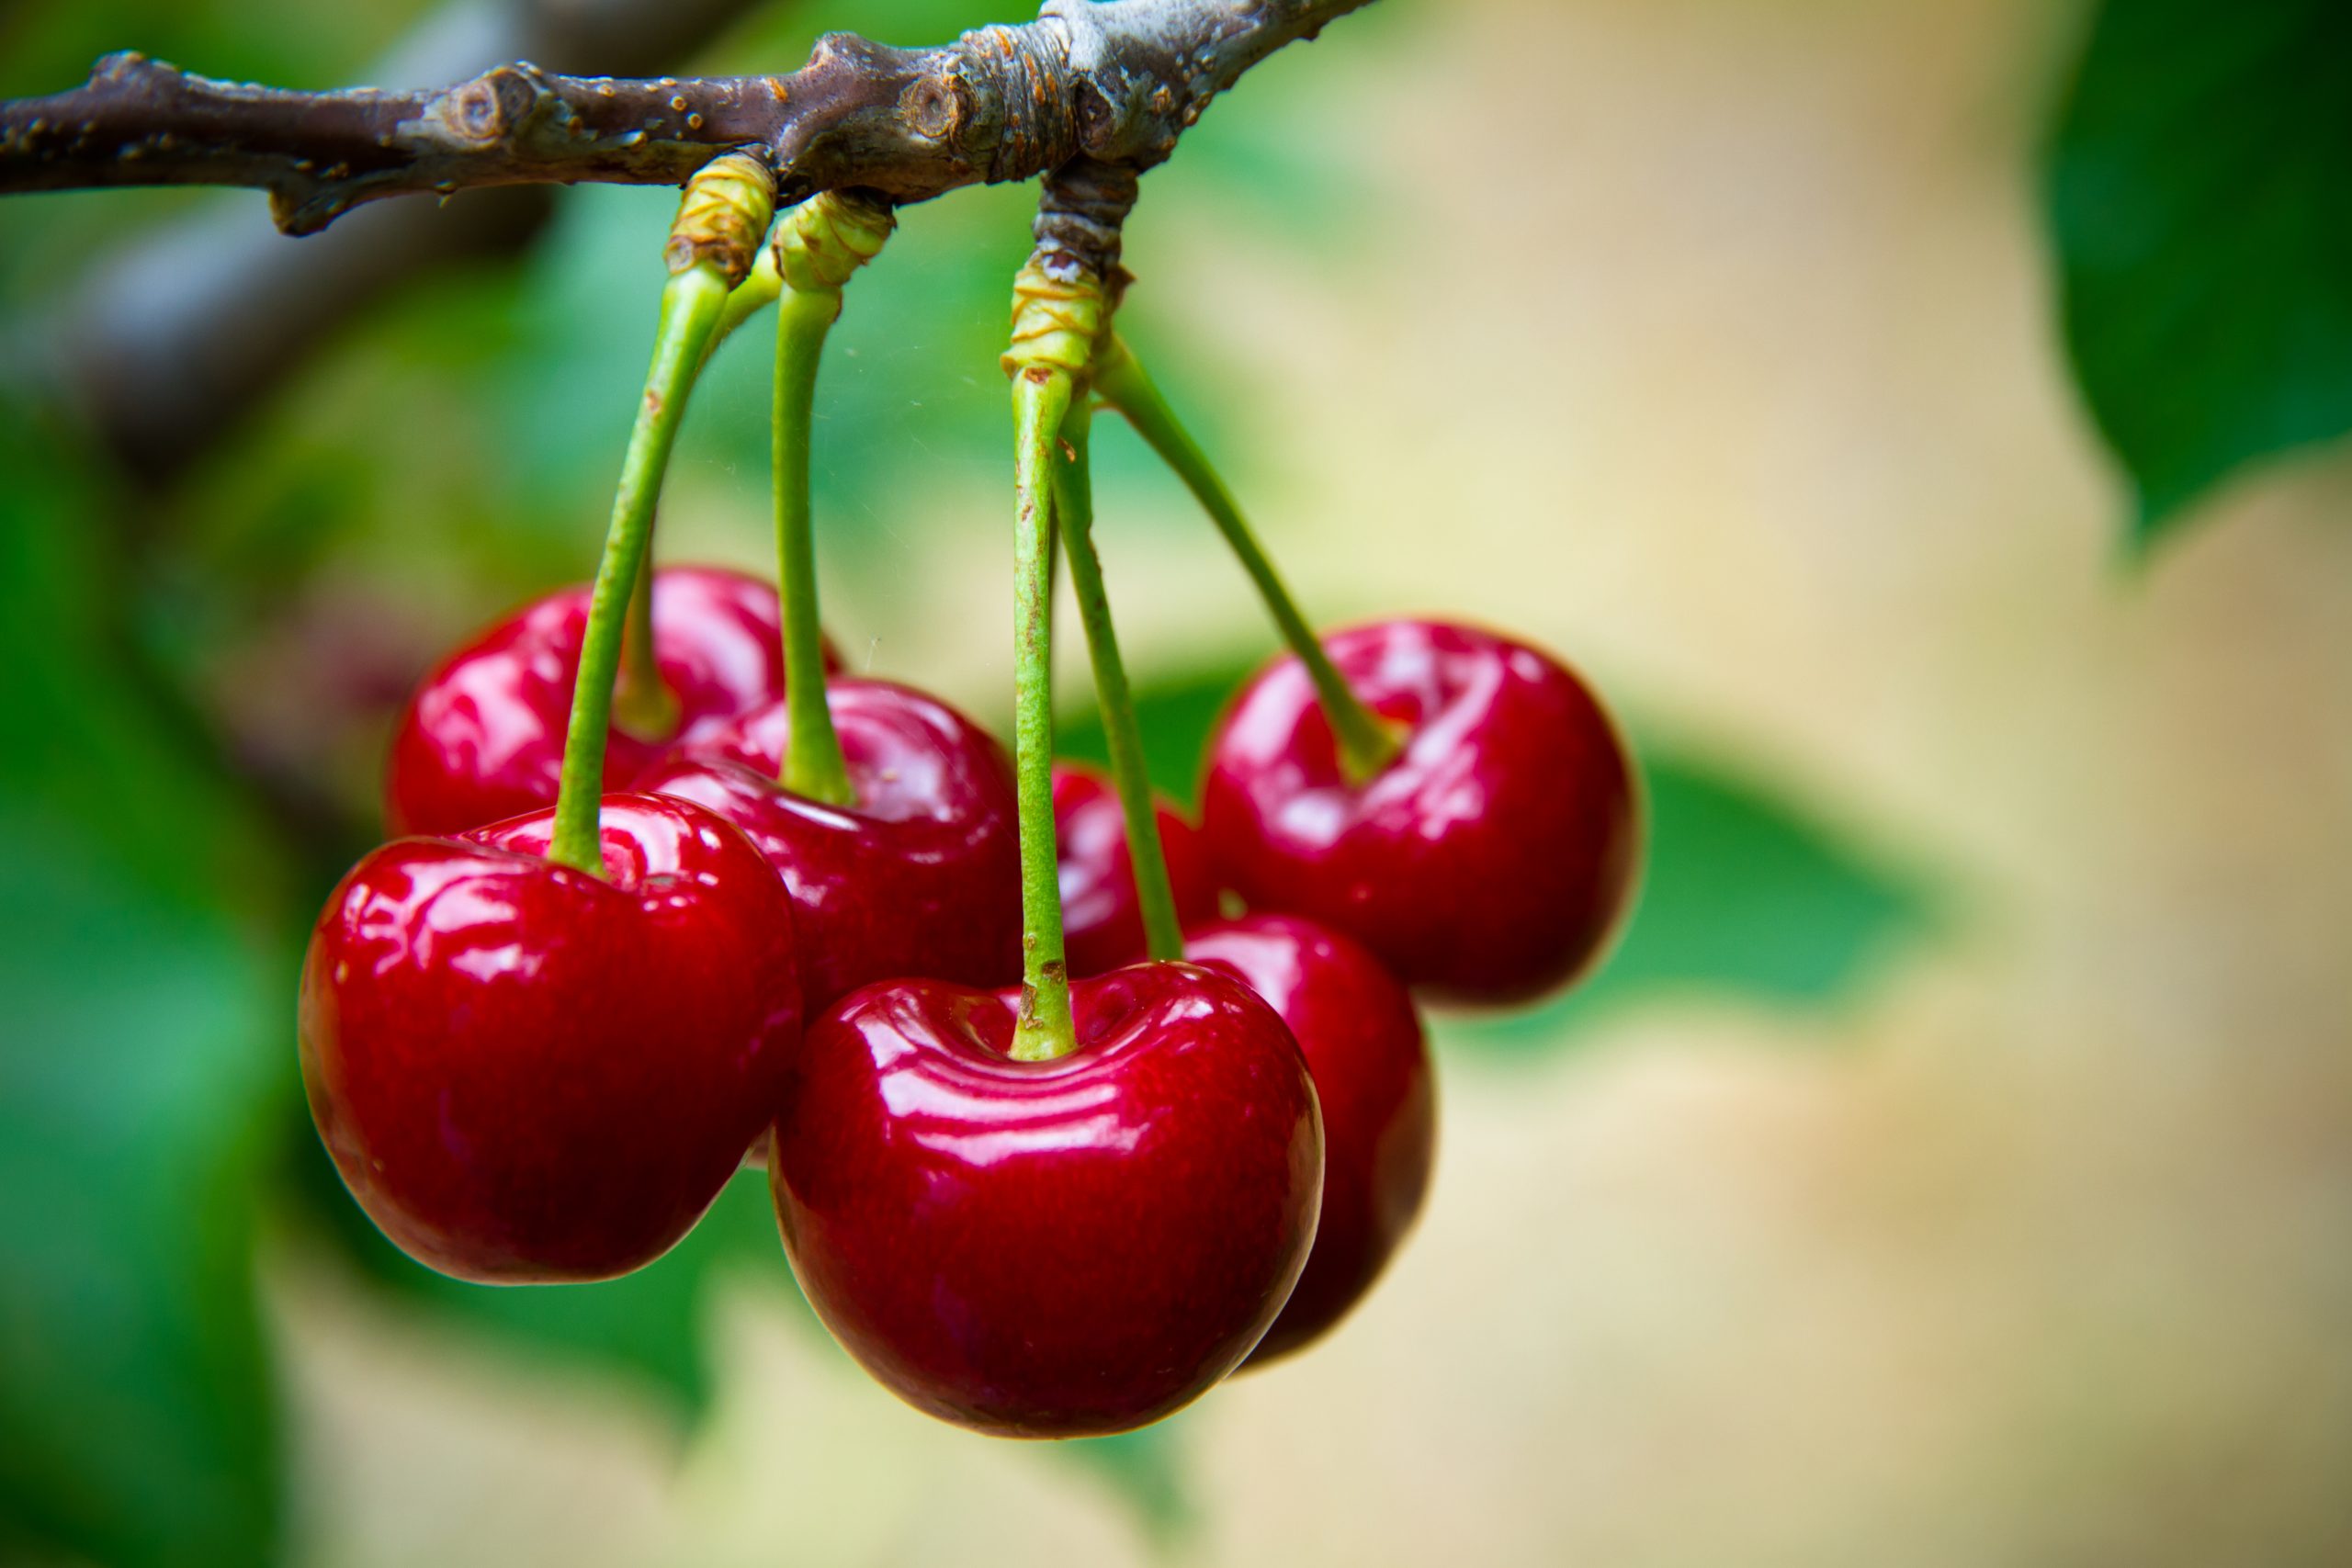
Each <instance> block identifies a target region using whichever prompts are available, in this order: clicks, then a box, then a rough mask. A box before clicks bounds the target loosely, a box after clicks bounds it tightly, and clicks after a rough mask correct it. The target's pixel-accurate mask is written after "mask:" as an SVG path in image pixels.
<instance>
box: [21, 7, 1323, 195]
mask: <svg viewBox="0 0 2352 1568" xmlns="http://www.w3.org/2000/svg"><path fill="white" fill-rule="evenodd" d="M1365 3H1366V0H1103V3H1093V0H1046V6H1045V7H1044V9H1043V11H1042V12H1041V13H1040V15H1039V17H1038V19H1037V20H1036V21H1034V22H1030V23H1026V24H1023V25H1021V26H1016V27H990V28H978V29H976V30H974V31H972V32H968V33H966V34H965V35H964V36H963V37H962V38H960V39H957V40H956V42H954V43H952V44H948V45H945V46H944V47H942V48H937V49H919V50H905V49H893V48H889V47H888V46H886V45H882V44H876V43H873V42H870V41H868V40H866V39H861V38H858V37H856V36H854V35H853V34H846V33H835V34H831V35H829V36H827V37H826V38H823V39H820V40H819V41H818V44H817V48H816V51H815V52H814V53H813V54H812V55H811V56H810V57H809V63H808V64H807V65H805V66H803V67H802V68H801V69H800V70H798V71H797V72H794V73H791V74H789V75H786V76H738V77H697V78H688V79H673V78H669V77H662V78H658V79H645V78H619V77H588V76H565V75H558V74H555V73H549V72H546V71H542V70H540V69H539V68H538V67H537V66H535V65H531V64H528V63H526V62H516V63H515V64H511V65H502V66H499V67H498V68H496V69H495V70H492V71H489V72H486V73H483V74H481V75H480V76H476V77H474V78H472V79H471V80H469V81H466V82H461V83H458V85H455V86H450V87H445V88H437V89H424V90H418V91H411V92H399V91H389V90H385V89H379V88H371V87H363V88H352V89H347V90H345V91H341V92H328V93H303V92H290V91H286V90H283V89H278V88H271V87H256V86H246V85H238V84H233V83H224V82H214V81H209V80H208V79H206V78H204V77H201V76H196V75H191V74H189V73H186V72H183V71H180V70H178V69H177V68H175V67H173V66H169V65H164V64H160V63H158V62H153V61H150V60H148V59H146V58H144V57H143V56H141V55H137V54H114V55H108V56H107V58H106V59H104V60H102V61H100V62H98V66H97V68H96V70H95V71H94V72H93V73H92V74H91V76H90V80H89V81H88V82H87V83H86V84H85V85H82V86H80V87H77V88H74V89H73V90H72V91H69V92H63V93H58V94H54V95H52V96H49V97H44V98H22V99H16V100H13V101H8V102H5V103H0V193H5V192H10V191H29V190H61V189H68V188H79V187H85V186H118V185H241V186H259V187H261V188H263V189H266V190H267V191H268V192H269V194H270V204H271V210H272V212H273V213H274V215H275V216H276V218H277V223H278V226H279V227H280V228H281V229H283V230H285V231H287V232H288V233H309V232H311V231H316V230H319V229H322V228H323V227H325V226H326V225H327V224H328V223H330V222H332V221H334V219H335V218H337V217H338V216H340V215H341V214H342V213H344V212H346V211H348V210H349V209H351V208H353V207H355V206H356V205H358V204H359V203H361V202H365V201H371V200H374V199H376V198H378V197H386V196H395V195H401V194H407V193H419V192H426V191H434V192H438V193H440V194H442V195H445V196H446V195H447V194H449V193H450V192H453V191H456V190H459V189H463V188H467V187H469V186H494V185H530V184H546V183H551V182H560V183H565V184H570V183H573V182H577V181H582V180H599V181H608V182H618V183H629V184H663V185H671V184H677V183H679V182H681V181H683V180H684V178H685V177H686V176H687V175H690V174H692V173H693V172H694V171H695V169H696V168H698V167H700V166H701V165H702V164H705V163H707V162H708V161H709V160H710V159H711V158H712V157H715V156H716V155H718V153H720V152H727V151H729V150H731V149H734V148H738V147H747V146H755V147H764V148H766V149H768V150H769V151H770V152H772V153H773V155H774V156H775V160H776V163H777V165H778V167H779V168H780V169H781V170H782V171H783V173H784V175H785V189H786V194H789V195H798V194H803V193H805V192H806V191H808V190H811V189H816V188H820V187H828V186H865V187H867V188H871V189H874V190H877V191H880V192H882V193H883V194H885V195H887V196H888V197H891V198H892V199H894V200H896V201H900V202H907V201H920V200H923V199H926V198H928V197H934V196H937V195H939V194H941V193H942V192H944V191H947V190H951V189H954V188H956V187H957V186H966V185H971V184H976V183H978V182H980V181H983V180H987V181H996V180H1015V179H1026V178H1029V177H1031V176H1033V175H1039V174H1043V173H1045V172H1046V171H1047V170H1049V169H1053V168H1057V167H1058V166H1059V165H1061V164H1064V163H1066V162H1068V161H1069V159H1071V158H1073V157H1076V156H1080V155H1081V154H1082V155H1085V156H1088V157H1091V158H1092V159H1094V160H1096V161H1097V162H1100V163H1103V164H1112V165H1116V166H1120V167H1125V168H1128V169H1132V170H1140V169H1144V168H1148V167H1150V166H1151V165H1152V164H1157V163H1159V162H1160V161H1161V160H1162V159H1164V158H1166V157H1167V156H1168V154H1169V152H1170V151H1172V150H1173V148H1174V146H1175V144H1176V139H1177V138H1178V137H1179V136H1181V135H1182V133H1183V130H1184V129H1185V128H1186V127H1188V126H1190V125H1191V124H1192V123H1193V121H1194V120H1195V119H1197V118H1199V117H1200V113H1201V111H1202V110H1203V109H1204V108H1205V107H1207V105H1208V102H1209V100H1210V99H1211V98H1213V97H1214V96H1216V94H1218V93H1219V92H1222V91H1224V90H1225V89H1226V88H1227V87H1228V86H1230V85H1232V84H1233V83H1234V81H1235V80H1237V79H1238V77H1239V76H1240V75H1241V73H1243V72H1245V71H1247V70H1248V69H1249V68H1250V66H1251V65H1254V64H1255V63H1257V62H1259V61H1260V60H1261V59H1263V58H1264V57H1265V56H1266V55H1268V54H1270V53H1272V51H1274V50H1276V49H1279V48H1280V47H1282V46H1283V44H1285V43H1288V42H1290V41H1291V40H1293V39H1298V38H1303V37H1311V36H1313V35H1314V34H1315V33H1316V32H1317V31H1319V30H1320V29H1321V28H1322V26H1323V24H1324V23H1325V22H1327V21H1329V20H1330V19H1331V18H1332V17H1337V16H1340V15H1341V14H1343V13H1345V12H1348V11H1351V10H1354V9H1355V8H1357V7H1358V6H1362V5H1363V4H1365Z"/></svg>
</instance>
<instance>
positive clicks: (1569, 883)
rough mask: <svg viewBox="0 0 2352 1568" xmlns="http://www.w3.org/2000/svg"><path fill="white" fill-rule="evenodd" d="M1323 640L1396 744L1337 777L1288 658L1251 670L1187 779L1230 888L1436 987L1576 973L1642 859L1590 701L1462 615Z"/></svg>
mask: <svg viewBox="0 0 2352 1568" xmlns="http://www.w3.org/2000/svg"><path fill="white" fill-rule="evenodd" d="M1326 647H1327V648H1328V649H1329V651H1330V655H1331V659H1332V660H1333V662H1334V663H1335V664H1336V665H1337V666H1338V667H1339V669H1340V672H1341V674H1342V675H1344V676H1345V677H1346V679H1347V681H1348V683H1349V684H1350V685H1351V687H1352V688H1353V689H1354V690H1355V692H1356V694H1358V695H1359V696H1360V697H1362V698H1363V701H1364V702H1365V703H1366V704H1367V705H1369V706H1370V707H1371V708H1372V709H1373V710H1374V712H1376V713H1377V714H1379V715H1380V716H1382V717H1384V718H1385V719H1387V720H1389V721H1391V722H1392V723H1395V724H1397V725H1398V726H1400V727H1401V728H1402V729H1403V731H1404V734H1405V739H1404V748H1403V750H1402V752H1401V753H1400V754H1399V755H1398V756H1397V758H1396V760H1395V761H1392V762H1390V763H1389V764H1388V766H1387V767H1386V768H1385V769H1384V770H1383V771H1381V772H1380V773H1376V774H1374V776H1372V777H1371V778H1369V779H1367V780H1365V781H1364V782H1363V783H1361V784H1356V783H1351V782H1350V781H1349V780H1348V779H1347V778H1346V777H1345V776H1343V774H1342V772H1341V767H1340V759H1339V757H1338V755H1337V753H1336V749H1335V747H1334V744H1333V740H1332V737H1331V729H1330V726H1329V724H1328V723H1327V722H1326V720H1325V718H1324V716H1323V711H1322V709H1321V707H1320V706H1318V705H1317V702H1316V698H1315V693H1314V690H1313V688H1312V686H1311V685H1310V683H1309V682H1308V680H1307V677H1306V671H1305V670H1304V669H1303V668H1302V667H1301V666H1300V665H1299V663H1298V661H1297V660H1295V659H1294V658H1284V659H1282V660H1278V661H1276V662H1275V663H1274V664H1273V665H1272V666H1271V667H1270V668H1268V669H1267V670H1266V671H1263V672H1261V674H1260V675H1258V676H1257V677H1256V678H1255V679H1254V680H1253V681H1252V682H1250V684H1249V685H1248V686H1246V687H1244V688H1243V690H1242V692H1241V694H1240V695H1239V696H1238V698H1237V699H1236V700H1235V702H1234V705H1233V706H1232V708H1231V709H1230V710H1229V711H1228V712H1227V716H1226V717H1225V719H1224V721H1223V723H1222V725H1221V726H1220V728H1219V729H1218V732H1217V734H1216V737H1215V738H1214V739H1213V740H1212V741H1211V742H1210V747H1209V754H1208V762H1207V773H1206V777H1205V780H1204V785H1203V791H1202V833H1203V836H1204V839H1205V840H1206V842H1207V844H1208V849H1209V854H1210V858H1211V861H1212V863H1214V864H1215V866H1216V869H1217V871H1218V873H1219V874H1221V875H1222V876H1223V878H1224V879H1225V881H1226V882H1227V886H1231V887H1233V888H1234V889H1235V890H1237V891H1238V893H1239V894H1240V895H1241V897H1243V898H1244V899H1245V900H1246V901H1247V902H1248V903H1249V904H1250V906H1251V907H1252V908H1271V909H1283V910H1287V911H1291V912H1293V913H1296V914H1300V915H1305V916H1306V917H1308V918H1309V919H1314V920H1316V921H1317V922H1319V923H1321V924H1323V925H1326V926H1329V927H1330V928H1332V929H1333V930H1335V931H1341V932H1344V933H1345V934H1347V935H1349V936H1351V937H1353V938H1355V939H1356V940H1357V941H1358V942H1362V943H1363V945H1364V946H1366V947H1368V948H1370V949H1371V950H1372V951H1373V953H1374V954H1375V955H1376V956H1378V957H1379V958H1380V960H1381V961H1382V962H1383V963H1384V964H1386V965H1387V966H1388V967H1389V969H1390V970H1391V971H1392V972H1394V973H1395V974H1396V975H1397V976H1398V977H1399V978H1400V979H1402V980H1404V981H1405V982H1407V983H1408V985H1412V986H1415V987H1422V988H1425V989H1426V990H1427V992H1428V993H1429V994H1430V996H1431V997H1432V998H1439V999H1444V1000H1453V1001H1464V1002H1481V1003H1499V1002H1514V1001H1522V1000H1526V999H1528V998H1533V997H1537V996H1540V995H1542V994H1544V992H1547V991H1550V990H1553V989H1555V987H1559V986H1562V985H1565V984H1566V983H1567V982H1568V981H1569V980H1571V979H1573V978H1574V977H1575V976H1577V974H1578V973H1580V972H1581V971H1582V970H1583V969H1584V968H1585V967H1586V966H1587V965H1588V964H1589V963H1590V962H1591V961H1592V960H1593V958H1594V957H1595V956H1596V955H1597V954H1598V953H1600V950H1601V949H1602V947H1603V946H1604V945H1605V944H1606V942H1607V941H1608V939H1609V937H1610V936H1611V933H1612V932H1613V931H1614V929H1615V927H1616V925H1617V923H1618V918H1619V916H1620V915H1621V913H1622V912H1623V909H1624V908H1625V905H1626V902H1627V897H1628V894H1629V891H1630V889H1631V886H1632V883H1633V880H1634V870H1635V865H1636V862H1637V861H1638V859H1639V853H1640V836H1641V835H1640V827H1639V820H1638V813H1637V811H1636V808H1635V805H1634V784H1633V770H1632V766H1631V764H1630V762H1629V761H1628V759H1627V755H1626V751H1625V748H1624V744H1623V741H1622V740H1620V739H1619V738H1618V735H1617V731H1616V728H1615V727H1614V726H1613V725H1612V724H1611V722H1610V718H1609V716H1608V715H1607V713H1606V712H1604V711H1603V710H1602V708H1601V706H1600V703H1599V702H1598V701H1597V700H1596V699H1595V698H1594V697H1593V695H1592V694H1591V692H1589V690H1588V689H1587V688H1586V686H1585V684H1584V682H1581V681H1579V680H1578V679H1577V677H1576V676H1575V675H1574V674H1572V673H1570V672H1569V671H1567V670H1566V668H1564V667H1563V666H1562V665H1561V664H1560V663H1559V662H1558V661H1556V660H1554V659H1552V658H1551V657H1550V656H1549V655H1546V654H1544V653H1542V652H1540V651H1538V650H1537V649H1532V648H1530V647H1528V646H1527V645H1526V644H1524V643H1520V642H1515V641H1512V640H1511V639H1510V638H1508V637H1499V636H1498V635H1496V634H1494V633H1492V632H1487V631H1482V630H1479V629H1477V628H1476V627H1471V626H1455V625H1450V624H1448V623H1444V622H1438V621H1420V620H1400V621H1384V622H1380V623H1377V624H1374V625H1372V626H1359V627H1356V628H1354V629H1353V630H1350V631H1343V632H1340V633H1338V634H1337V635H1335V636H1333V637H1329V638H1328V639H1327V641H1326Z"/></svg>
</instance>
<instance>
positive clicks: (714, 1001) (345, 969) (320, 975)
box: [300, 795, 801, 1283]
mask: <svg viewBox="0 0 2352 1568" xmlns="http://www.w3.org/2000/svg"><path fill="white" fill-rule="evenodd" d="M553 817H554V813H553V812H551V811H543V812H538V813H535V814H533V815H531V816H528V817H522V818H512V819H510V820H508V821H505V822H501V823H498V824H496V825H494V826H492V827H489V828H484V829H479V830H477V831H475V832H472V833H469V834H467V835H466V836H465V837H463V838H459V839H403V840H396V841H395V842H392V843H390V844H387V845H385V846H384V847H383V848H381V849H379V850H377V851H376V852H373V853H372V854H370V855H368V857H367V859H365V860H363V861H361V862H360V863H359V864H358V865H357V866H356V868H355V869H354V870H353V871H352V872H351V874H349V875H347V876H345V878H344V879H343V882H342V884H341V886H338V887H336V889H335V891H334V896H333V897H331V898H330V899H329V900H328V901H327V907H326V912H325V913H324V914H322V916H321V917H320V918H319V923H318V926H317V929H316V930H315V931H312V933H311V948H310V953H309V955H308V957H307V958H306V959H305V960H304V963H303V966H302V995H301V1009H300V1019H301V1056H302V1078H303V1083H304V1086H305V1087H306V1088H307V1089H308V1090H309V1093H310V1100H311V1116H312V1117H313V1118H314V1119H315V1120H316V1121H317V1122H318V1126H319V1135H320V1136H321V1138H322V1139H323V1140H324V1141H325V1143H326V1146H327V1151H328V1153H329V1154H331V1155H332V1156H334V1163H335V1167H336V1168H337V1169H338V1170H340V1171H341V1172H342V1173H343V1179H344V1181H345V1184H346V1185H348V1186H349V1187H350V1189H351V1192H352V1196H353V1197H355V1198H356V1199H357V1200H358V1201H359V1205H360V1207H361V1208H363V1209H365V1210H366V1211H367V1212H368V1217H369V1218H371V1219H373V1220H374V1221H375V1222H376V1224H378V1225H379V1226H380V1227H382V1229H383V1232H384V1234H385V1235H388V1236H390V1238H391V1239H392V1240H393V1241H394V1242H395V1243H396V1244H398V1245H399V1246H400V1247H401V1249H402V1250H403V1251H405V1252H407V1253H408V1254H409V1255H410V1256H411V1257H413V1258H416V1259H417V1260H418V1261H419V1262H422V1263H424V1264H427V1265H429V1266H430V1267H432V1268H435V1269H439V1270H441V1271H442V1272H443V1273H445V1274H453V1275H456V1276H458V1278H460V1279H465V1280H481V1281H484V1282H490V1283H521V1282H527V1281H550V1280H604V1279H610V1278H612V1277H613V1276H615V1275H617V1274H625V1273H627V1272H628V1271H629V1270H630V1269H636V1268H638V1267H639V1266H641V1265H643V1264H646V1263H650V1262H651V1261H652V1260H653V1259H654V1258H658V1257H660V1256H661V1255H662V1253H663V1252H665V1251H667V1250H668V1249H669V1248H670V1247H671V1246H672V1245H673V1243H675V1242H676V1241H677V1240H678V1238H679V1237H681V1236H683V1235H685V1233H686V1232H687V1230H688V1229H690V1228H691V1227H692V1226H693V1224H694V1223H695V1220H696V1219H697V1218H699V1217H700V1216H701V1214H702V1213H703V1211H704V1210H705V1209H706V1208H707V1207H709V1205H710V1202H711V1201H712V1200H713V1199H714V1198H716V1197H717V1196H718V1190H719V1189H720V1187H721V1186H723V1185H724V1184H725V1182H726V1180H727V1179H728V1177H729V1175H730V1174H731V1173H732V1172H733V1171H734V1170H735V1168H736V1166H737V1164H738V1162H739V1161H740V1160H741V1157H742V1155H743V1152H744V1150H745V1149H746V1148H747V1147H749V1146H750V1145H751V1143H752V1140H753V1139H754V1138H755V1137H757V1136H759V1135H760V1134H761V1132H762V1130H763V1127H764V1126H765V1125H766V1123H767V1122H768V1121H769V1119H771V1118H772V1117H773V1116H774V1115H775V1110H776V1107H777V1105H778V1104H779V1103H780V1096H781V1095H782V1092H783V1089H784V1084H785V1080H786V1072H787V1069H788V1067H789V1065H790V1057H791V1055H792V1054H793V1052H794V1051H795V1049H796V1048H797V1046H798V1044H799V1041H800V1021H801V1014H800V990H799V986H798V983H797V974H796V971H795V965H794V962H793V940H792V915H791V904H790V900H789V899H787V898H786V897H785V893H784V889H783V888H782V886H779V885H778V883H777V881H776V879H775V874H774V873H772V872H771V871H769V869H768V868H767V865H766V863H764V862H763V861H762V860H761V858H760V854H759V852H758V851H757V850H755V849H753V848H752V845H751V844H750V843H749V842H748V841H747V840H745V839H744V838H743V836H742V835H741V833H739V832H737V831H736V830H735V829H733V828H731V827H729V826H728V824H726V823H725V822H723V821H720V820H719V819H718V818H716V817H713V816H712V815H711V814H710V813H708V812H707V811H705V810H703V809H702V808H701V807H696V806H693V805H690V804H688V803H686V802H684V801H677V800H659V799H653V798H650V797H647V796H643V795H607V796H605V800H604V804H603V818H602V823H601V831H602V837H603V849H604V858H605V875H606V877H607V878H609V880H599V879H597V878H596V877H594V876H590V875H588V874H585V873H582V872H578V871H574V870H571V868H570V867H567V866H562V865H558V864H556V863H553V862H551V861H548V860H547V859H545V858H543V856H544V854H545V852H546V850H547V847H548V840H549V838H550V835H551V831H552V823H553Z"/></svg>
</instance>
